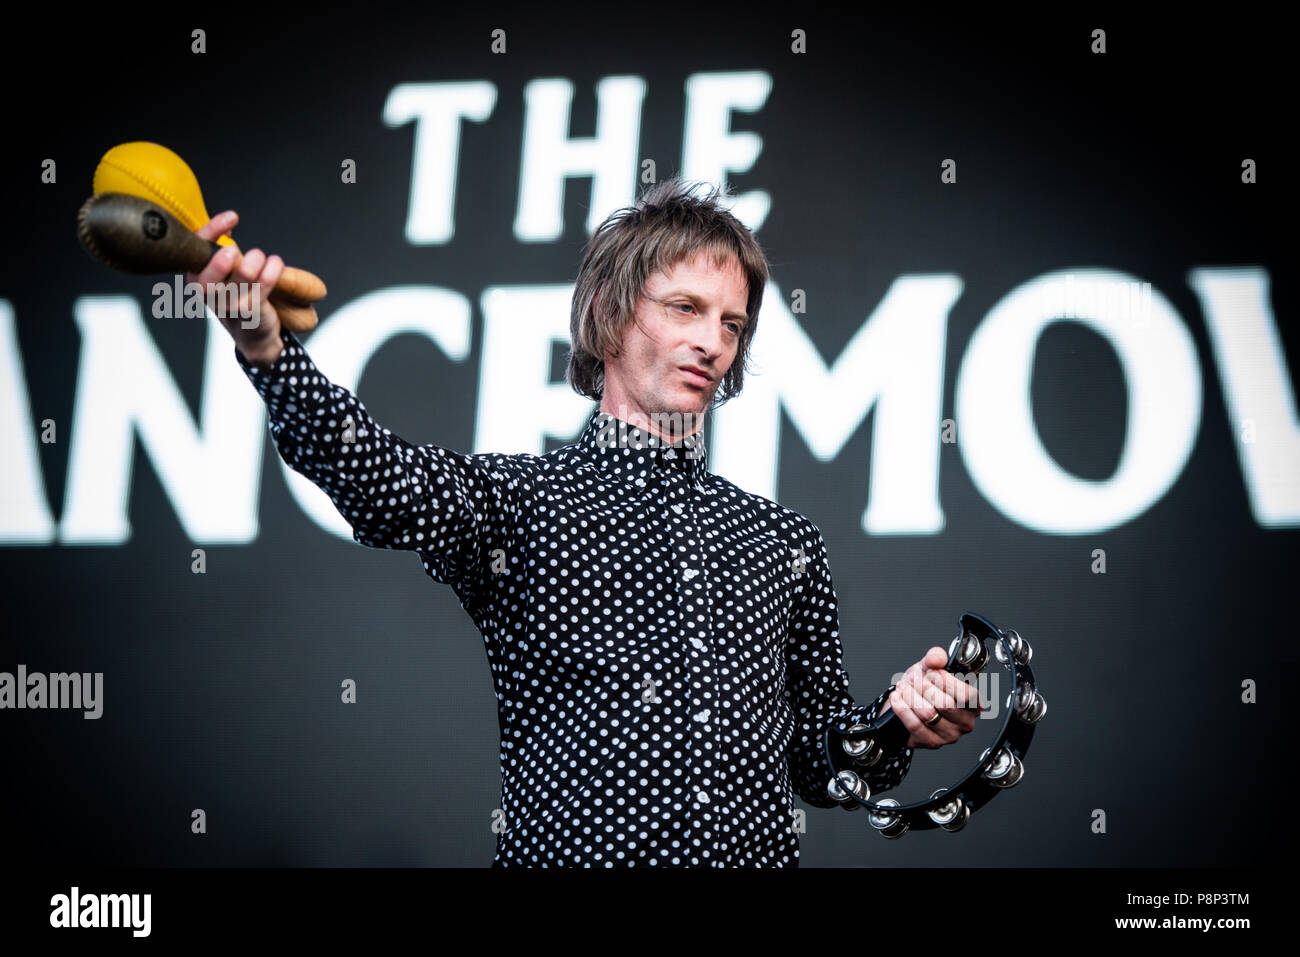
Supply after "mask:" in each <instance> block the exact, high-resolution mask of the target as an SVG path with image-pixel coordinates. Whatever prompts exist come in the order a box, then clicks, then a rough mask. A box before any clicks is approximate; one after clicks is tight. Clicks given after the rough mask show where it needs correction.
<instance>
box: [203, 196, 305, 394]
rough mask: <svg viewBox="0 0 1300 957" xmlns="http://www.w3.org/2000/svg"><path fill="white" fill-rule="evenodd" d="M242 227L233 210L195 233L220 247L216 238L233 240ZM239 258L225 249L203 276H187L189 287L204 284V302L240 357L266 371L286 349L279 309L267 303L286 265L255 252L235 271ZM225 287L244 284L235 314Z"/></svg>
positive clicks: (236, 252)
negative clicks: (207, 304) (232, 342)
mask: <svg viewBox="0 0 1300 957" xmlns="http://www.w3.org/2000/svg"><path fill="white" fill-rule="evenodd" d="M238 222H239V215H238V214H237V213H236V212H235V211H234V210H227V211H226V212H224V213H218V214H217V215H216V216H213V217H212V218H211V219H210V220H208V221H207V222H206V223H205V224H204V225H203V226H202V227H201V228H199V229H196V230H195V233H196V234H197V235H198V236H201V237H202V238H204V239H207V240H209V241H211V242H216V239H217V237H218V236H223V235H224V236H229V235H230V232H231V230H233V229H234V228H235V226H236V224H238ZM239 255H240V252H239V247H238V246H222V247H221V251H220V252H219V253H217V254H216V255H215V256H213V257H212V259H210V260H209V261H208V264H207V265H206V266H204V267H203V271H202V272H201V273H199V274H198V275H195V274H194V273H186V275H185V281H186V282H197V283H200V284H202V286H203V295H204V298H205V300H206V301H207V302H209V303H215V308H213V310H212V311H213V313H214V314H215V315H216V317H217V318H218V319H220V320H221V324H222V325H223V326H225V327H226V331H227V332H229V333H230V336H231V338H233V339H234V340H235V347H236V348H237V349H239V352H240V354H241V355H243V357H244V358H245V359H247V360H248V361H249V363H251V364H252V365H255V366H258V367H260V368H266V367H267V366H269V365H270V364H271V363H272V362H274V361H275V360H276V359H277V358H278V357H279V355H280V352H281V351H282V350H283V349H284V342H283V340H281V338H280V317H279V316H277V315H276V313H275V306H273V305H271V303H270V302H269V301H268V300H267V295H268V294H269V293H270V292H271V290H272V289H274V288H275V284H276V283H277V282H278V281H279V279H280V273H281V271H282V270H283V269H284V260H283V259H281V258H280V257H279V256H267V255H266V254H265V253H263V252H262V251H261V250H260V249H254V250H251V251H249V252H247V253H245V254H244V257H243V259H242V260H241V261H240V262H239V264H238V265H235V261H236V260H237V259H239ZM227 283H236V284H243V288H242V289H240V288H238V287H237V291H238V293H239V295H237V297H236V302H237V308H235V309H234V311H232V310H231V309H230V308H229V305H230V303H231V298H230V297H229V296H228V295H226V294H225V293H226V292H227V289H226V288H225V285H226V284H227ZM241 313H242V316H241ZM243 317H251V318H243Z"/></svg>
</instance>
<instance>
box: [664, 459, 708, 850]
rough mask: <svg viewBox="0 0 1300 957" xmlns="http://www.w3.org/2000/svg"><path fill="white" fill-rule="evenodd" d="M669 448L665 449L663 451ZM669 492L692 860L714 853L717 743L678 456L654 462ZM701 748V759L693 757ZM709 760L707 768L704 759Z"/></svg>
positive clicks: (691, 526)
mask: <svg viewBox="0 0 1300 957" xmlns="http://www.w3.org/2000/svg"><path fill="white" fill-rule="evenodd" d="M667 451H671V450H665V452H667ZM658 465H659V467H660V469H661V470H662V471H661V474H662V475H663V483H664V486H665V489H666V492H667V502H668V506H669V507H668V509H667V510H666V514H667V521H668V528H669V535H670V536H671V540H672V543H673V550H674V555H673V558H674V560H675V562H676V565H677V567H678V568H679V569H680V573H679V575H678V576H677V594H678V606H679V610H680V619H679V621H680V623H681V631H680V634H681V635H683V636H685V637H686V638H687V640H686V641H682V642H679V643H678V644H677V648H678V652H679V653H680V654H681V655H682V656H683V657H684V659H685V667H684V669H683V674H684V676H685V678H686V680H687V682H688V690H689V692H690V694H689V698H688V701H687V711H686V718H687V721H686V730H687V731H688V732H689V734H688V735H687V738H688V740H689V742H690V745H689V748H688V755H687V761H688V764H689V766H690V772H689V773H690V777H689V780H690V787H689V791H688V794H689V795H690V800H691V803H690V814H689V817H690V821H691V835H692V843H693V842H694V841H695V840H698V841H699V845H698V850H697V851H695V852H694V855H695V859H698V858H699V857H702V858H703V859H705V860H708V859H709V858H711V857H715V856H716V848H714V847H713V843H714V840H715V838H716V825H715V818H716V812H715V811H714V808H713V804H714V797H713V793H712V792H713V789H714V788H715V787H716V785H717V782H716V781H715V780H714V779H713V771H714V770H716V759H717V747H716V741H715V737H716V732H715V727H716V725H715V722H714V721H713V694H712V690H711V685H712V672H713V668H714V661H713V650H712V646H711V644H710V641H709V639H710V637H711V635H710V626H709V599H708V588H707V578H706V576H704V575H703V574H701V572H702V570H703V569H702V567H701V562H702V560H703V555H702V551H701V542H700V537H699V531H698V528H697V527H696V523H695V518H694V515H693V514H692V511H691V507H690V504H691V488H690V486H689V484H688V482H687V471H686V468H685V467H684V465H683V463H682V460H681V456H680V455H677V456H676V457H675V458H674V457H667V456H664V457H661V458H660V459H659V460H658ZM696 750H699V751H700V753H701V755H702V756H703V759H704V760H701V759H700V758H697V756H696V755H695V751H696ZM705 760H707V761H709V762H710V763H709V765H708V766H706V765H705V763H704V761H705Z"/></svg>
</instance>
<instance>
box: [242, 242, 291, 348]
mask: <svg viewBox="0 0 1300 957" xmlns="http://www.w3.org/2000/svg"><path fill="white" fill-rule="evenodd" d="M254 252H258V250H254ZM283 270H284V260H283V259H281V258H280V257H279V256H268V257H267V258H266V263H265V265H264V266H263V267H262V271H261V273H259V274H258V276H257V278H256V279H255V280H254V281H253V282H252V283H251V284H250V285H249V289H248V292H247V294H246V295H245V296H243V297H241V309H242V312H241V313H240V316H241V321H240V325H242V326H243V327H244V328H245V329H254V328H257V327H259V326H262V325H263V323H264V322H265V321H266V320H269V319H271V318H272V317H274V318H277V319H278V318H279V317H278V316H277V314H276V312H275V307H274V306H273V305H271V303H270V302H268V301H267V297H268V296H270V294H271V290H272V289H274V288H275V284H276V282H278V281H279V279H280V273H281V272H282V271H283ZM244 316H248V317H249V318H247V319H245V318H242V317H244Z"/></svg>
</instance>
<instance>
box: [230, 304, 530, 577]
mask: <svg viewBox="0 0 1300 957" xmlns="http://www.w3.org/2000/svg"><path fill="white" fill-rule="evenodd" d="M280 335H281V339H282V340H283V342H284V349H283V351H282V352H281V353H280V355H279V357H278V358H277V359H276V360H275V362H274V363H272V364H271V365H270V366H269V367H268V368H266V369H259V368H258V367H256V366H253V365H251V364H250V363H249V362H248V361H247V360H246V359H245V358H244V356H243V355H242V354H241V353H240V352H239V350H238V348H236V349H235V359H236V361H238V363H239V365H240V368H242V369H243V370H244V374H245V375H246V376H247V377H248V380H249V381H250V382H251V383H252V384H253V388H254V389H256V390H257V394H258V395H259V396H261V397H262V399H263V400H264V401H265V402H266V408H267V415H268V420H269V425H270V430H271V437H272V440H273V441H274V443H275V448H276V451H277V452H279V454H280V457H281V458H282V459H283V460H284V461H285V463H286V464H287V465H288V466H289V467H290V468H292V469H293V470H294V471H295V472H298V473H300V474H302V475H304V476H306V477H307V478H308V479H310V480H311V482H312V483H313V484H315V485H317V486H318V487H320V488H321V489H322V490H324V492H325V493H326V494H327V495H328V496H329V497H330V500H331V501H332V502H333V503H334V506H335V507H336V508H337V509H338V510H339V514H341V515H342V516H343V518H344V519H346V520H347V522H348V524H349V525H351V526H352V537H353V538H354V539H355V540H356V541H357V542H358V543H360V544H362V545H366V546H369V547H371V548H389V549H409V550H412V551H416V552H418V553H419V555H420V558H421V560H422V561H423V562H424V565H425V571H426V572H427V573H428V574H429V576H430V577H432V578H433V579H434V580H435V581H439V582H444V583H447V584H452V585H457V586H458V588H457V590H458V591H461V590H467V591H469V592H471V593H472V592H473V590H474V589H473V586H474V583H475V582H476V581H479V580H481V579H482V577H483V569H484V563H483V552H482V548H483V544H482V543H483V542H484V541H486V540H489V539H497V538H499V537H500V535H499V534H498V533H500V532H501V530H502V529H507V530H508V529H509V528H510V527H512V525H511V522H510V515H511V512H512V510H513V508H514V506H515V497H514V492H513V488H514V484H515V483H513V482H511V481H508V477H507V476H505V475H503V474H501V473H500V472H497V471H494V465H495V464H498V463H496V460H497V459H499V458H501V457H500V456H483V455H465V454H461V453H459V452H453V451H450V450H448V449H444V448H440V447H438V446H436V445H423V446H419V447H416V446H413V445H411V444H410V443H408V442H406V441H405V440H403V439H402V438H400V437H399V436H396V435H394V434H393V433H392V432H390V431H389V430H388V429H385V428H383V427H382V426H380V425H379V424H378V423H376V422H375V420H374V419H372V418H371V416H370V414H369V413H368V412H367V411H366V408H365V406H364V405H362V403H361V401H360V400H359V399H358V398H357V397H356V396H355V395H353V394H352V393H351V392H349V391H348V390H347V389H344V388H343V387H341V386H338V385H335V384H334V383H332V382H330V381H329V379H327V378H326V377H325V376H324V375H323V374H322V373H321V371H320V370H319V369H317V368H316V365H315V364H314V363H313V362H312V360H311V358H310V357H309V356H308V355H307V352H306V350H305V349H304V348H303V346H302V343H301V342H299V341H298V339H297V337H296V336H294V334H293V333H292V332H289V331H288V330H287V329H282V330H281V333H280Z"/></svg>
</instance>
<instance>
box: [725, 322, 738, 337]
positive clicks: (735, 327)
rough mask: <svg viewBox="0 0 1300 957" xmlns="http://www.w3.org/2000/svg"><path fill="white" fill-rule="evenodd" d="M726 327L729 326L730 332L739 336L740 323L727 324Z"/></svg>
mask: <svg viewBox="0 0 1300 957" xmlns="http://www.w3.org/2000/svg"><path fill="white" fill-rule="evenodd" d="M727 325H729V326H730V327H731V331H732V332H734V333H735V334H736V335H740V329H741V326H740V323H738V322H729V323H727Z"/></svg>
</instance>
